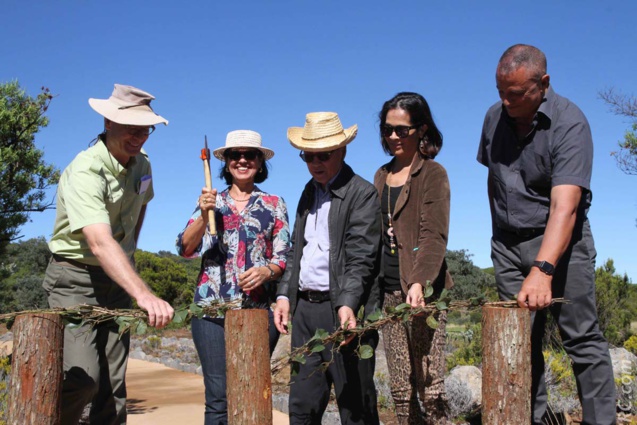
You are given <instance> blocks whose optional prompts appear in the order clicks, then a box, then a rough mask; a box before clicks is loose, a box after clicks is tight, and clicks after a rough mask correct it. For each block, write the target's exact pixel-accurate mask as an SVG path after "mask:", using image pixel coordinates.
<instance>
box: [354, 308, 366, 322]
mask: <svg viewBox="0 0 637 425" xmlns="http://www.w3.org/2000/svg"><path fill="white" fill-rule="evenodd" d="M364 317H365V306H364V305H362V306H361V308H359V309H358V314H357V315H356V318H357V319H358V321H359V322H360V321H362V320H363V318H364Z"/></svg>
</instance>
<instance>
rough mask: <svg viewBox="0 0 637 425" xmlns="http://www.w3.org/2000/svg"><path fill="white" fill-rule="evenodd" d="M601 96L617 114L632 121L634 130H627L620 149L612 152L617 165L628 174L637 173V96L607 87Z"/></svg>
mask: <svg viewBox="0 0 637 425" xmlns="http://www.w3.org/2000/svg"><path fill="white" fill-rule="evenodd" d="M599 97H600V98H601V99H602V100H603V101H604V103H606V105H608V107H609V109H610V111H611V112H612V113H614V114H615V115H621V116H624V117H627V118H629V119H630V121H632V126H631V128H632V130H626V134H625V135H624V140H620V141H619V151H617V152H611V155H613V156H614V157H615V160H616V161H617V165H618V166H619V168H620V169H621V170H622V171H623V172H625V173H626V174H637V133H636V132H637V98H635V97H634V96H628V95H625V94H623V93H617V92H616V91H615V90H614V89H612V88H610V89H606V90H604V91H601V92H600V93H599Z"/></svg>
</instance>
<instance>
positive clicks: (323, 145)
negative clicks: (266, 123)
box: [288, 124, 358, 152]
mask: <svg viewBox="0 0 637 425" xmlns="http://www.w3.org/2000/svg"><path fill="white" fill-rule="evenodd" d="M357 133H358V126H357V125H356V124H354V125H353V126H351V127H349V128H347V129H345V130H343V133H341V134H335V135H333V136H327V137H321V138H320V139H316V140H308V139H304V138H303V127H290V128H288V141H289V142H290V144H291V145H292V146H294V147H295V148H297V149H299V150H302V151H307V152H327V151H332V150H334V149H338V148H342V147H343V146H346V145H347V144H349V143H350V142H351V141H352V140H354V138H355V137H356V134H357Z"/></svg>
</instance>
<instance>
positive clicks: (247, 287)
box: [239, 266, 270, 292]
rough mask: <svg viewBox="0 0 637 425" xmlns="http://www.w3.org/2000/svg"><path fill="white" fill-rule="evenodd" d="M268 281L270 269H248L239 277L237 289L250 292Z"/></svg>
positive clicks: (262, 267) (264, 267)
mask: <svg viewBox="0 0 637 425" xmlns="http://www.w3.org/2000/svg"><path fill="white" fill-rule="evenodd" d="M269 280H270V268H269V267H266V266H261V267H250V268H249V269H248V270H246V271H245V272H243V273H241V274H240V275H239V287H240V288H241V289H242V290H243V291H244V292H245V291H252V290H253V289H256V288H258V287H259V286H261V285H263V284H264V283H265V282H267V281H269Z"/></svg>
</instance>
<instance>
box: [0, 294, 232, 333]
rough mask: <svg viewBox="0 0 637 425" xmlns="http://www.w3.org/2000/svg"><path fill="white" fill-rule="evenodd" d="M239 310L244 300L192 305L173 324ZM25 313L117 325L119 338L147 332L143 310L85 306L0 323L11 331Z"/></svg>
mask: <svg viewBox="0 0 637 425" xmlns="http://www.w3.org/2000/svg"><path fill="white" fill-rule="evenodd" d="M240 307H241V300H233V301H230V302H223V303H222V302H219V301H213V302H212V303H210V304H209V305H206V306H200V305H197V304H195V303H192V304H190V305H188V306H183V307H178V308H177V309H176V310H175V315H174V316H173V320H172V323H175V324H183V323H187V322H188V321H189V320H190V319H191V318H192V317H197V318H202V317H204V316H210V317H223V316H225V314H226V312H227V311H228V310H232V309H237V308H240ZM22 314H59V315H60V316H62V319H63V321H64V324H68V325H71V326H77V327H81V326H85V325H88V326H90V327H94V326H97V325H101V324H104V323H107V322H115V323H116V324H117V326H118V332H119V334H120V335H123V334H124V333H126V332H130V333H133V334H137V335H143V334H145V333H146V331H147V330H148V313H147V312H145V311H143V310H140V309H108V308H105V307H100V306H94V305H86V304H81V305H77V306H74V307H66V308H52V309H40V310H25V311H18V312H12V313H6V314H0V322H6V323H7V328H8V329H11V326H13V323H14V321H15V319H16V317H18V316H20V315H22Z"/></svg>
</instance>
